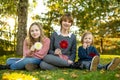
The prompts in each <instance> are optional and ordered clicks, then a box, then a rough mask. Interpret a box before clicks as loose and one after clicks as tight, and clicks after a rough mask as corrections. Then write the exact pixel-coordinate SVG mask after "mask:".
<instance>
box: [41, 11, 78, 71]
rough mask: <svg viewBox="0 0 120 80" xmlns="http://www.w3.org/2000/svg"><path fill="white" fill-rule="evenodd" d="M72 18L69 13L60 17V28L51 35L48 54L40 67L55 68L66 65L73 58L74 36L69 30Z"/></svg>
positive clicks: (74, 53)
mask: <svg viewBox="0 0 120 80" xmlns="http://www.w3.org/2000/svg"><path fill="white" fill-rule="evenodd" d="M72 24H73V18H72V15H71V14H70V13H66V14H64V15H63V16H62V17H61V19H60V25H61V29H60V30H59V31H55V32H54V33H52V35H51V43H50V50H49V54H48V55H47V56H45V57H44V58H43V61H42V62H41V64H40V67H41V68H42V69H45V70H46V69H49V70H51V69H56V68H58V67H68V66H70V64H72V63H73V62H74V60H75V57H76V56H75V55H76V36H75V35H74V34H73V33H71V32H70V27H71V26H72Z"/></svg>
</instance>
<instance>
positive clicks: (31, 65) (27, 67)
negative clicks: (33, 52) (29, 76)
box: [25, 63, 38, 71]
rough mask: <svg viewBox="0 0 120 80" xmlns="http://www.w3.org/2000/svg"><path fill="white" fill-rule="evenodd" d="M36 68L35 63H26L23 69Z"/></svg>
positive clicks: (31, 69)
mask: <svg viewBox="0 0 120 80" xmlns="http://www.w3.org/2000/svg"><path fill="white" fill-rule="evenodd" d="M37 68H38V65H37V64H32V63H28V64H26V65H25V69H26V70H28V71H33V70H35V69H37Z"/></svg>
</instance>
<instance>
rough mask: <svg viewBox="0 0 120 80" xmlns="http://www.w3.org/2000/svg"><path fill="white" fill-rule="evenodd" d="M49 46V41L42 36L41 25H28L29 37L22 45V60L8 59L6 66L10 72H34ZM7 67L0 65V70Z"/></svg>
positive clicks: (35, 23)
mask: <svg viewBox="0 0 120 80" xmlns="http://www.w3.org/2000/svg"><path fill="white" fill-rule="evenodd" d="M49 45H50V39H49V38H47V37H46V36H45V35H44V33H43V29H42V25H41V24H40V23H38V22H34V23H32V24H31V25H30V28H29V35H28V37H26V39H25V40H24V43H23V58H9V59H8V60H7V65H8V66H9V68H10V69H12V70H16V69H24V68H26V69H27V70H34V69H35V68H37V65H39V64H40V62H41V59H43V58H44V56H46V54H47V53H48V50H49ZM8 66H7V67H6V66H4V65H0V68H1V69H5V68H8Z"/></svg>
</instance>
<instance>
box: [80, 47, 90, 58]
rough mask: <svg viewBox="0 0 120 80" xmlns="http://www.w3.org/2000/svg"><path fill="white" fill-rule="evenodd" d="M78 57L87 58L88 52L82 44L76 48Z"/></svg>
mask: <svg viewBox="0 0 120 80" xmlns="http://www.w3.org/2000/svg"><path fill="white" fill-rule="evenodd" d="M78 57H79V58H80V59H87V58H89V55H88V53H87V50H86V49H84V48H83V46H80V47H79V48H78Z"/></svg>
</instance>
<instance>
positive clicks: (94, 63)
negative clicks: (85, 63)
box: [90, 56, 100, 71]
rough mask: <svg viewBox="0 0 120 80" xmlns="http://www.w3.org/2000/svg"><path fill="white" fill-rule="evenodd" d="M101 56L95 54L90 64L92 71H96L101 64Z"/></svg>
mask: <svg viewBox="0 0 120 80" xmlns="http://www.w3.org/2000/svg"><path fill="white" fill-rule="evenodd" d="M99 61H100V59H99V56H94V57H93V59H92V62H91V65H90V71H96V70H97V66H98V64H99Z"/></svg>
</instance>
